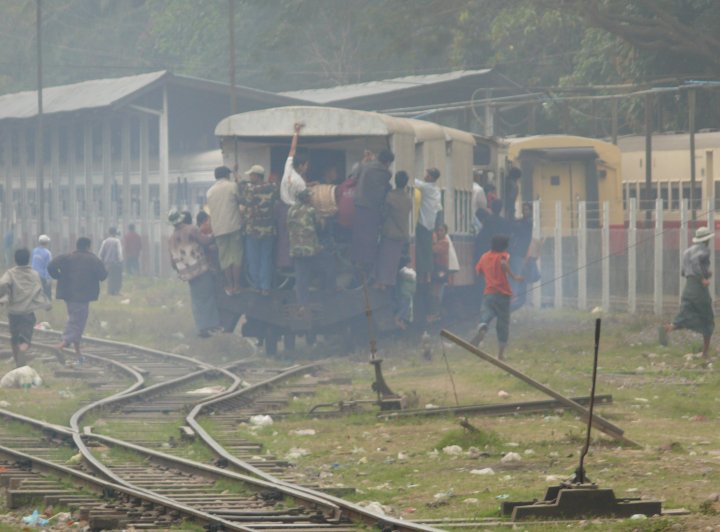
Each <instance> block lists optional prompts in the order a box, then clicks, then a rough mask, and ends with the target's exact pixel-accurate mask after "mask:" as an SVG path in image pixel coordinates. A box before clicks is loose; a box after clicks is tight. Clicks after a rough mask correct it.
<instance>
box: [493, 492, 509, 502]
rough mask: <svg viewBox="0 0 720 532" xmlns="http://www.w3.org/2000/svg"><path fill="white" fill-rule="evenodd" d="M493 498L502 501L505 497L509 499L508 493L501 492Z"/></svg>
mask: <svg viewBox="0 0 720 532" xmlns="http://www.w3.org/2000/svg"><path fill="white" fill-rule="evenodd" d="M495 498H496V499H497V500H499V501H504V500H505V499H509V498H510V495H508V494H507V493H502V494H500V495H495Z"/></svg>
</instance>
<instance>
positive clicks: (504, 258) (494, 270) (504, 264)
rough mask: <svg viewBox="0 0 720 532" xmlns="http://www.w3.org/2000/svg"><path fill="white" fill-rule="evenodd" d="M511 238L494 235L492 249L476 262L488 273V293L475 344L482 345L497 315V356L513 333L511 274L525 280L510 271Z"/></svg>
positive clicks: (480, 271) (477, 268) (478, 269)
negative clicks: (511, 328) (509, 279)
mask: <svg viewBox="0 0 720 532" xmlns="http://www.w3.org/2000/svg"><path fill="white" fill-rule="evenodd" d="M509 241H510V238H509V237H507V236H505V235H495V236H493V238H492V244H491V248H490V251H488V252H486V253H484V254H483V256H482V257H480V260H479V261H478V263H477V264H476V265H475V272H476V273H477V274H478V275H484V276H485V292H484V297H483V302H482V309H481V310H480V325H479V326H478V330H477V333H476V334H475V336H474V338H473V339H472V344H473V345H475V346H478V345H480V342H482V341H483V338H485V333H486V332H487V330H488V326H489V325H490V323H491V322H492V320H493V319H495V318H497V325H496V326H495V330H496V332H497V338H498V344H499V349H498V359H499V360H503V359H504V356H503V355H504V353H505V347H506V346H507V341H508V337H509V335H510V300H511V299H512V288H510V282H509V281H508V277H510V278H511V279H512V280H514V281H515V282H518V283H522V282H523V281H524V279H523V277H522V276H521V275H515V274H514V273H513V272H512V271H511V270H510V254H509V253H508V251H507V249H508V243H509Z"/></svg>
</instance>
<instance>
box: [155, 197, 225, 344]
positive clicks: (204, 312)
mask: <svg viewBox="0 0 720 532" xmlns="http://www.w3.org/2000/svg"><path fill="white" fill-rule="evenodd" d="M167 219H168V222H170V224H172V226H173V227H174V231H173V234H172V235H170V240H169V242H168V244H169V245H168V249H169V251H170V264H171V265H172V267H173V269H174V270H175V271H176V272H177V274H178V278H179V279H180V280H181V281H187V283H188V286H189V287H190V304H191V308H192V315H193V319H194V320H195V327H196V328H197V333H198V336H199V337H200V338H208V337H209V336H210V335H211V334H212V333H213V332H215V331H219V330H220V314H219V312H218V308H217V302H216V299H215V279H214V278H213V275H212V272H210V265H209V263H208V260H207V256H206V255H205V249H204V246H207V245H209V244H210V243H211V242H212V240H213V237H212V234H209V235H208V234H203V233H202V232H201V231H200V228H198V227H196V226H194V225H192V218H191V219H190V223H189V224H188V223H187V222H186V219H185V216H184V214H183V213H181V212H179V211H178V210H176V209H172V210H171V211H170V212H169V213H168V218H167Z"/></svg>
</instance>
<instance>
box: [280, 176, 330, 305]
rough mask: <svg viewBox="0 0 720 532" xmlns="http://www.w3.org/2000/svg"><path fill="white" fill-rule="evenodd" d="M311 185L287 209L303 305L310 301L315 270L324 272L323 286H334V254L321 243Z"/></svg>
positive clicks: (300, 299) (299, 296)
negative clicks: (311, 202)
mask: <svg viewBox="0 0 720 532" xmlns="http://www.w3.org/2000/svg"><path fill="white" fill-rule="evenodd" d="M310 197H311V189H305V190H303V191H301V192H299V193H298V195H297V202H296V204H295V205H293V206H292V207H290V210H289V211H288V230H289V233H290V235H289V236H290V256H291V257H292V258H293V263H294V267H295V295H296V297H297V302H298V304H299V305H300V309H301V310H303V309H304V308H305V307H307V305H308V303H309V302H310V281H311V278H312V276H313V274H314V273H316V272H319V273H322V274H323V284H322V286H323V288H324V289H325V290H334V289H335V257H334V256H333V255H332V254H330V253H329V252H327V251H326V250H324V249H323V248H322V246H321V245H320V241H319V239H318V234H317V219H316V217H315V208H314V207H313V206H312V205H310Z"/></svg>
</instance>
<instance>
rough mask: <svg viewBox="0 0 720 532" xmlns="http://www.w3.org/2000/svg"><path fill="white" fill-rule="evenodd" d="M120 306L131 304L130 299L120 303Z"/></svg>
mask: <svg viewBox="0 0 720 532" xmlns="http://www.w3.org/2000/svg"><path fill="white" fill-rule="evenodd" d="M120 304H121V305H129V304H130V300H129V299H123V300H122V301H120Z"/></svg>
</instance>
